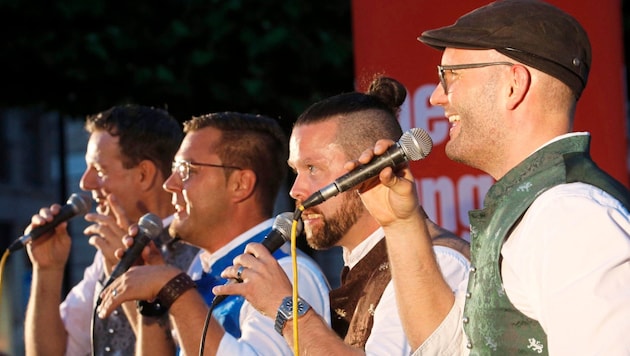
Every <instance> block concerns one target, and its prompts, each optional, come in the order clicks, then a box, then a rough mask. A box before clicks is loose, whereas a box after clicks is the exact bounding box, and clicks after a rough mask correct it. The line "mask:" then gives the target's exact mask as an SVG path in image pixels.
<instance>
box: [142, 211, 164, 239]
mask: <svg viewBox="0 0 630 356" xmlns="http://www.w3.org/2000/svg"><path fill="white" fill-rule="evenodd" d="M138 228H139V229H140V230H142V231H143V232H144V233H145V234H146V235H147V236H148V237H149V238H152V239H153V238H155V237H157V236H158V235H159V234H160V233H161V232H162V229H163V228H164V227H163V226H162V219H160V217H159V216H157V215H155V214H151V213H148V214H144V215H142V217H141V218H140V220H138Z"/></svg>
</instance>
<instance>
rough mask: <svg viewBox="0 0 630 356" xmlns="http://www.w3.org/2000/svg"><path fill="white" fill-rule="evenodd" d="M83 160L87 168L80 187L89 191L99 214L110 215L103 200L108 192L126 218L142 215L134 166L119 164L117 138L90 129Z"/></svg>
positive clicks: (136, 217)
mask: <svg viewBox="0 0 630 356" xmlns="http://www.w3.org/2000/svg"><path fill="white" fill-rule="evenodd" d="M85 163H86V166H87V167H86V169H85V172H84V173H83V176H82V177H81V181H80V183H79V184H80V186H81V189H83V190H85V191H90V192H91V193H92V198H93V199H94V200H95V201H96V203H97V206H96V211H97V212H98V213H99V214H104V215H109V214H112V211H111V207H110V206H109V204H108V201H107V198H108V197H109V196H110V195H113V196H114V197H115V199H116V202H117V203H118V204H119V205H120V206H121V207H122V209H123V210H124V212H125V214H126V216H127V218H129V220H130V221H135V220H137V219H139V218H140V216H142V214H144V212H143V211H141V209H140V207H141V205H142V204H140V201H141V200H142V199H141V197H140V194H141V193H140V192H141V189H140V186H139V180H138V176H137V175H138V169H137V167H132V168H125V167H124V166H123V157H122V154H121V152H120V147H119V145H118V137H116V136H112V135H110V134H109V133H108V132H107V131H103V130H97V131H94V132H93V133H92V134H91V135H90V139H89V141H88V145H87V149H86V152H85Z"/></svg>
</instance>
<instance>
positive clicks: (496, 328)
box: [463, 135, 630, 355]
mask: <svg viewBox="0 0 630 356" xmlns="http://www.w3.org/2000/svg"><path fill="white" fill-rule="evenodd" d="M589 143H590V136H588V135H581V136H572V137H569V138H565V139H562V140H559V141H556V142H553V143H551V144H549V145H547V146H546V147H544V148H543V149H541V150H539V151H537V152H536V153H534V154H533V155H531V156H530V157H528V158H527V159H526V160H525V161H523V162H522V163H521V164H519V165H518V166H517V167H515V168H514V169H512V170H511V171H510V172H508V174H506V175H505V177H503V178H501V179H500V180H499V181H497V182H496V183H495V184H494V185H493V186H492V187H491V188H490V190H489V191H488V194H486V197H485V200H484V209H483V210H473V211H471V212H470V213H469V216H470V237H471V244H470V247H471V254H472V266H473V267H471V271H470V276H469V281H468V290H467V293H466V298H467V300H466V305H465V307H464V318H463V323H464V330H465V332H466V335H467V336H468V345H467V347H468V348H469V349H470V352H471V355H489V354H497V355H517V354H533V355H546V354H548V350H547V336H546V334H545V332H544V331H543V329H542V327H541V326H540V324H539V323H538V322H537V321H536V320H534V319H531V318H529V317H527V316H525V315H524V314H523V313H521V312H519V311H518V310H517V309H516V308H515V307H514V306H513V305H512V303H511V302H510V301H509V299H508V297H507V296H506V294H505V290H504V289H503V284H502V281H501V272H500V268H501V265H500V259H501V247H502V246H503V243H504V242H505V240H506V239H507V237H508V236H509V235H510V233H511V231H512V229H513V228H514V227H515V226H516V225H517V224H518V222H519V220H520V219H521V217H522V216H523V214H524V213H525V212H526V211H527V209H528V208H529V206H530V205H531V204H532V202H533V201H534V200H535V199H536V197H538V196H539V195H540V194H541V193H542V192H544V191H545V190H547V189H549V188H551V187H554V186H556V185H559V184H564V183H572V182H584V183H587V184H590V185H593V186H596V187H598V188H600V189H602V190H604V191H606V192H607V193H609V194H610V195H612V196H613V197H615V198H617V199H618V200H619V201H620V202H621V203H622V204H624V205H625V207H626V208H627V207H628V206H630V193H629V192H628V190H627V189H626V188H625V187H624V186H622V185H621V184H620V183H619V182H617V181H615V180H614V179H613V178H612V177H610V176H609V175H608V174H606V173H605V172H604V171H602V170H601V169H600V168H599V167H597V166H596V165H595V163H594V162H593V161H592V160H591V158H590V155H589Z"/></svg>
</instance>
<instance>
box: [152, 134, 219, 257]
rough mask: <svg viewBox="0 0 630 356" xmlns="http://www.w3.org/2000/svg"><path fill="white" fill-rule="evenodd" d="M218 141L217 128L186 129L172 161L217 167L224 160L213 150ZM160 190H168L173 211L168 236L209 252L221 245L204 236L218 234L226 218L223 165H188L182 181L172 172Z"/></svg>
mask: <svg viewBox="0 0 630 356" xmlns="http://www.w3.org/2000/svg"><path fill="white" fill-rule="evenodd" d="M220 143H221V131H219V130H218V129H215V128H212V127H207V128H203V129H200V130H196V131H192V132H189V133H188V134H186V137H184V141H183V142H182V144H181V146H180V148H179V150H178V151H177V154H176V155H175V161H178V160H186V161H190V162H200V163H206V164H213V165H217V166H220V165H222V164H224V162H221V159H220V158H219V156H218V154H217V153H216V149H213V148H214V147H217V145H219V144H220ZM226 164H227V163H226ZM228 170H230V169H228ZM230 171H231V170H230ZM164 189H165V190H166V191H168V192H170V193H172V199H171V202H172V204H173V206H174V207H175V210H176V212H175V216H174V219H173V222H172V223H171V225H170V227H169V229H170V232H171V234H172V235H177V236H179V237H181V238H182V240H184V241H186V242H188V243H190V244H193V245H195V246H199V247H203V248H205V249H207V250H209V251H213V250H215V249H216V248H217V247H216V246H219V247H220V246H222V245H223V244H224V242H222V241H218V240H217V238H208V236H222V234H218V233H217V234H214V232H215V231H216V230H217V229H218V228H219V227H220V226H221V225H222V224H224V223H225V221H227V220H226V218H225V216H226V213H227V211H226V210H227V209H228V208H227V207H229V206H230V205H229V201H230V197H229V193H228V190H227V178H226V168H221V167H216V166H214V167H207V166H191V167H190V171H189V177H188V179H186V180H185V181H184V180H182V178H181V177H180V176H179V173H178V172H177V171H175V172H173V173H172V174H171V175H170V176H169V177H168V179H167V180H166V181H165V182H164Z"/></svg>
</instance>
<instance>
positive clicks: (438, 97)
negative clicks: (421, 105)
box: [429, 83, 448, 106]
mask: <svg viewBox="0 0 630 356" xmlns="http://www.w3.org/2000/svg"><path fill="white" fill-rule="evenodd" d="M447 101H448V95H446V93H445V92H444V88H442V85H441V84H440V83H438V84H437V85H436V86H435V88H434V89H433V92H432V93H431V97H430V98H429V103H431V105H433V106H437V105H441V106H444V104H446V102H447Z"/></svg>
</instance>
